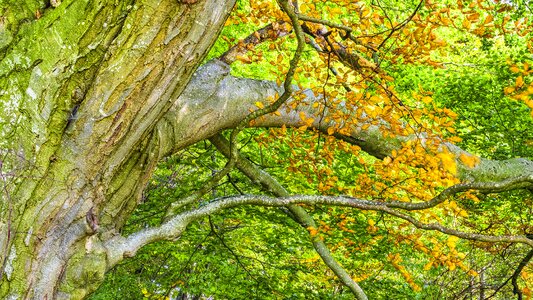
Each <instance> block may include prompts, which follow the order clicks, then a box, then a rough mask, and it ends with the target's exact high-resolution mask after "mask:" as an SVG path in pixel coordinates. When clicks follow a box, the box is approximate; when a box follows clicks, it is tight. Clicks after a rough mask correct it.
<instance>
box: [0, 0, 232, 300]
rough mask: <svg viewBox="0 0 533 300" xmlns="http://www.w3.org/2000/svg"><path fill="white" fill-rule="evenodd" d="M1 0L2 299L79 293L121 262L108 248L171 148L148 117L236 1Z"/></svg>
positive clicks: (167, 99)
mask: <svg viewBox="0 0 533 300" xmlns="http://www.w3.org/2000/svg"><path fill="white" fill-rule="evenodd" d="M10 2H11V3H2V4H0V11H1V12H2V14H1V16H0V59H1V61H0V89H1V92H0V97H1V101H0V106H1V107H0V108H2V111H4V112H3V113H2V115H1V118H0V122H1V123H0V126H1V127H0V134H1V149H2V153H1V154H2V158H1V159H2V161H1V163H2V164H1V166H2V169H0V172H1V173H0V175H2V176H1V179H2V180H3V181H2V184H3V191H2V202H1V210H0V212H1V220H0V258H1V262H2V268H1V272H2V273H1V281H0V284H1V287H0V298H2V299H81V298H83V297H85V296H86V295H87V294H88V293H90V292H91V291H93V290H94V289H95V288H96V287H97V285H98V284H99V283H100V282H101V280H102V279H103V275H104V273H105V272H106V271H107V270H108V269H109V268H110V267H112V264H113V263H116V261H117V259H118V258H113V259H110V258H109V257H107V251H106V249H105V247H104V246H103V245H104V242H105V241H106V240H108V239H112V238H113V236H114V235H116V234H117V232H118V230H120V228H121V226H122V224H123V223H124V221H125V220H126V218H127V216H128V215H129V214H130V213H131V211H132V210H133V208H134V207H135V206H136V204H137V201H138V199H139V198H140V195H141V192H142V189H143V187H144V184H145V182H146V180H147V179H148V178H149V176H150V173H151V171H152V169H153V168H154V165H155V164H156V162H157V161H158V159H159V158H160V157H161V156H162V155H163V154H165V153H168V151H169V149H173V148H174V146H173V145H170V144H169V143H171V142H173V141H172V140H170V141H166V140H163V139H161V137H160V135H159V134H158V132H159V131H158V130H154V128H155V126H156V124H157V121H158V120H159V119H160V118H161V117H162V116H163V115H164V114H165V113H166V111H167V110H168V109H169V108H170V107H171V105H172V101H171V100H172V99H176V98H177V96H178V95H179V94H180V93H181V92H182V90H183V88H184V87H185V85H186V84H187V82H188V81H189V78H190V76H191V75H192V73H193V71H194V70H195V69H196V66H197V65H198V64H199V63H200V62H201V60H202V59H203V57H204V56H205V54H206V52H207V50H208V49H209V48H210V46H211V45H212V43H213V42H214V40H215V39H216V37H217V35H218V33H219V31H220V29H221V27H222V25H223V24H224V21H225V19H226V17H227V16H228V14H229V12H230V10H231V8H232V6H233V4H234V1H231V0H230V1H226V0H214V1H198V2H195V3H190V4H185V3H181V2H180V1H176V0H146V1H133V0H132V1H99V0H94V1H90V0H72V1H63V2H62V3H61V4H60V5H59V6H57V7H55V8H54V7H45V2H46V3H48V2H49V1H30V0H26V1H10ZM183 2H186V1H183ZM187 2H190V1H187ZM177 129H178V128H177ZM184 144H186V143H184ZM120 259H121V258H120Z"/></svg>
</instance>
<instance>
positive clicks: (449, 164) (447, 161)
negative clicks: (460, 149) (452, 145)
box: [437, 152, 457, 175]
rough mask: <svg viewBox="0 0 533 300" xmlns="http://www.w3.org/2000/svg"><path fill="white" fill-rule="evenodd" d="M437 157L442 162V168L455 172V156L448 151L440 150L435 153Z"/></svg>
mask: <svg viewBox="0 0 533 300" xmlns="http://www.w3.org/2000/svg"><path fill="white" fill-rule="evenodd" d="M437 157H438V158H439V159H440V161H441V163H442V167H443V168H444V170H446V171H448V172H450V173H451V174H453V175H455V174H457V165H456V163H455V156H454V155H453V153H450V152H441V153H439V154H437Z"/></svg>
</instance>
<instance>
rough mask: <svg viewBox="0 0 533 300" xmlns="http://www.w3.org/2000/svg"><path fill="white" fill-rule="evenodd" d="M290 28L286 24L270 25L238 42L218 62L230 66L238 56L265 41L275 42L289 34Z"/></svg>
mask: <svg viewBox="0 0 533 300" xmlns="http://www.w3.org/2000/svg"><path fill="white" fill-rule="evenodd" d="M289 32H290V28H289V26H288V24H287V23H286V22H283V21H282V22H279V23H272V24H268V25H267V26H265V27H263V28H261V29H259V30H257V31H255V32H254V33H253V34H251V35H249V36H248V37H246V38H245V39H244V40H242V41H239V42H238V43H237V45H235V46H233V47H231V48H230V49H229V50H228V51H226V52H225V53H224V54H222V55H221V56H220V57H219V60H221V61H223V62H225V63H227V64H228V65H231V64H232V63H233V62H234V61H235V60H236V59H238V58H239V57H240V56H244V55H245V54H246V52H248V51H250V50H251V49H253V48H254V47H255V46H257V45H258V44H261V43H263V42H265V41H267V40H276V39H278V38H280V37H284V36H286V35H287V34H289Z"/></svg>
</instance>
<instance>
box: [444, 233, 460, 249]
mask: <svg viewBox="0 0 533 300" xmlns="http://www.w3.org/2000/svg"><path fill="white" fill-rule="evenodd" d="M457 241H459V238H458V237H456V236H450V237H448V240H447V241H446V245H448V247H449V248H450V249H455V246H456V245H457Z"/></svg>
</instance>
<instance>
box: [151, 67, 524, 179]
mask: <svg viewBox="0 0 533 300" xmlns="http://www.w3.org/2000/svg"><path fill="white" fill-rule="evenodd" d="M282 91H283V88H282V87H280V86H278V85H277V84H276V83H274V82H271V81H265V80H254V79H247V78H238V77H235V76H232V75H231V74H230V66H229V65H227V64H226V63H224V62H221V61H219V60H212V61H210V62H208V63H207V64H205V65H204V66H202V67H200V68H199V69H198V70H197V72H196V74H195V75H194V77H193V79H192V80H191V82H190V83H189V85H188V86H187V88H186V89H185V91H184V92H183V93H182V95H181V96H180V97H179V98H178V99H177V100H176V102H175V104H174V106H173V108H172V109H171V110H170V111H169V113H168V114H167V115H166V116H165V118H164V119H163V120H162V121H161V122H160V123H159V124H158V130H159V135H160V136H162V137H163V138H164V139H165V141H166V143H165V149H164V151H162V153H164V154H170V153H173V152H175V151H178V150H180V149H183V148H184V147H185V146H187V145H191V144H193V143H195V142H197V141H200V140H204V139H206V138H209V137H211V136H213V135H214V134H216V133H217V132H219V131H221V130H223V129H229V128H233V127H234V126H236V124H238V123H239V122H240V121H242V120H243V119H244V118H245V117H246V116H247V115H248V114H249V113H250V111H252V110H256V109H257V107H256V105H255V103H256V102H263V103H269V101H270V100H269V99H272V98H273V97H274V96H275V95H276V94H281V93H282ZM296 93H300V94H304V95H305V99H304V100H303V101H304V102H305V103H307V104H312V103H314V102H322V101H323V100H322V98H321V97H320V96H315V95H314V93H313V92H312V91H310V90H299V89H296ZM292 101H295V100H293V99H290V100H289V102H288V103H287V104H286V106H285V107H282V108H281V109H280V110H279V112H280V115H274V114H270V115H266V116H262V117H261V118H259V119H257V120H256V121H255V122H254V126H261V127H281V126H283V125H285V126H287V127H300V126H302V125H304V123H303V122H302V120H301V118H300V112H301V111H303V112H305V113H306V114H307V115H308V116H309V117H313V116H314V119H315V121H314V122H313V124H312V126H311V127H313V128H317V129H319V130H322V131H327V128H328V127H330V126H332V125H333V124H331V123H329V124H328V123H325V122H319V120H320V119H321V118H320V117H319V116H320V114H321V112H320V111H318V109H316V108H313V107H312V105H300V106H298V107H297V108H296V109H289V107H290V105H291V102H292ZM338 109H343V110H346V108H345V107H343V106H342V104H341V105H340V106H339V107H338ZM329 111H332V109H330V110H329ZM325 113H326V114H327V113H328V111H327V110H326V112H325ZM353 113H354V114H355V111H354V112H353ZM381 123H382V125H383V124H385V125H386V122H385V121H384V120H383V121H382V122H381ZM362 125H363V124H360V125H355V126H352V127H350V128H349V131H348V134H340V133H336V134H335V136H336V137H337V138H340V139H344V140H347V141H349V142H352V143H354V144H357V145H358V146H360V147H361V149H362V150H364V151H366V152H367V153H369V154H370V155H373V156H375V157H377V158H384V157H387V156H391V155H392V152H393V150H399V149H400V148H401V147H402V143H404V142H407V141H409V140H411V141H414V140H417V139H418V140H419V142H420V143H421V144H422V145H424V144H426V143H429V142H430V139H429V138H428V137H427V135H426V134H423V133H422V134H418V135H410V136H396V137H390V136H387V137H385V136H384V135H383V133H382V132H381V131H380V129H379V127H378V126H375V125H372V126H369V127H368V128H365V129H363V128H364V127H363V126H362ZM440 150H441V151H449V152H451V153H453V154H454V155H455V162H456V164H457V174H456V175H457V177H458V178H460V179H462V180H464V181H475V182H494V183H495V185H494V186H493V188H494V189H497V184H496V183H497V182H501V181H506V180H515V179H516V178H519V177H521V176H530V175H533V161H530V160H527V159H523V158H513V159H509V160H503V161H497V160H489V159H483V158H480V159H479V160H478V163H477V164H476V165H475V166H474V167H469V166H468V165H466V164H465V163H464V162H463V161H462V160H461V159H460V157H462V156H465V155H466V156H468V157H470V156H472V154H470V153H468V152H466V151H464V150H463V149H461V148H459V147H457V146H456V145H454V144H452V143H448V142H442V143H441V146H440ZM520 187H528V188H532V187H533V184H532V183H531V182H525V183H522V185H521V186H520Z"/></svg>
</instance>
